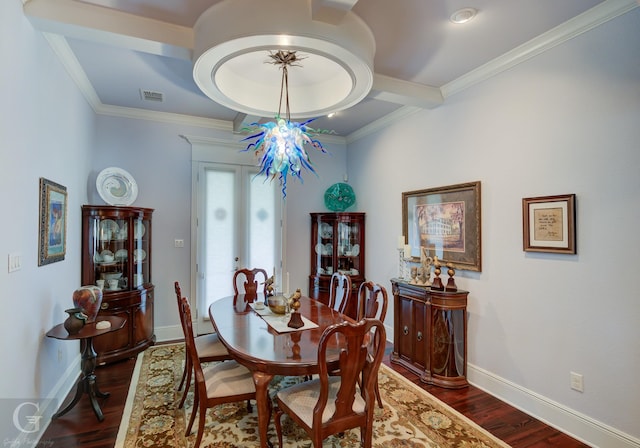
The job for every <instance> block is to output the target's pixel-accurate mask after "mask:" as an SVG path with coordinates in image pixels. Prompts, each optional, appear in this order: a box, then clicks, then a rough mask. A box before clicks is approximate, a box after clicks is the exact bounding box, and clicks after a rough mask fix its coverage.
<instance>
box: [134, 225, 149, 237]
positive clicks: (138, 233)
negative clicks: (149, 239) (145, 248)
mask: <svg viewBox="0 0 640 448" xmlns="http://www.w3.org/2000/svg"><path fill="white" fill-rule="evenodd" d="M134 228H135V230H134V233H135V237H136V238H142V237H143V236H144V234H145V232H146V231H147V228H146V227H145V226H144V224H142V221H136V222H135V224H134Z"/></svg>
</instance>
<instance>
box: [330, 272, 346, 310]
mask: <svg viewBox="0 0 640 448" xmlns="http://www.w3.org/2000/svg"><path fill="white" fill-rule="evenodd" d="M350 297H351V277H349V276H348V275H345V274H343V273H341V272H334V273H333V275H331V280H330V282H329V307H330V308H333V309H334V310H336V311H339V312H341V313H343V314H344V312H345V311H346V309H347V306H348V304H349V299H350Z"/></svg>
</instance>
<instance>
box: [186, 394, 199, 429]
mask: <svg viewBox="0 0 640 448" xmlns="http://www.w3.org/2000/svg"><path fill="white" fill-rule="evenodd" d="M199 404H200V396H199V395H198V385H197V384H196V390H195V391H194V394H193V410H192V411H191V418H189V425H188V426H187V430H186V432H185V433H184V435H185V437H186V436H188V435H189V434H191V428H192V427H193V422H194V421H195V419H196V413H197V412H198V407H199Z"/></svg>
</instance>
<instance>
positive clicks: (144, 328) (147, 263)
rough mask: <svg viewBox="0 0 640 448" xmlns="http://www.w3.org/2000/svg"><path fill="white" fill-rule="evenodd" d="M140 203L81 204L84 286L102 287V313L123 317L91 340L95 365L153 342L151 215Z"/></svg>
mask: <svg viewBox="0 0 640 448" xmlns="http://www.w3.org/2000/svg"><path fill="white" fill-rule="evenodd" d="M152 213H153V210H152V209H148V208H140V207H121V206H94V205H84V206H83V207H82V245H83V247H82V284H83V285H97V286H98V287H100V288H101V289H102V293H103V294H102V296H103V298H102V304H101V309H100V313H99V315H98V320H99V318H100V315H115V316H120V317H124V318H126V319H127V322H126V323H125V326H124V327H123V328H122V329H121V330H118V331H115V332H111V333H108V334H105V335H102V336H99V337H97V338H95V339H94V347H95V350H96V353H97V354H98V363H106V362H111V361H117V360H120V359H124V358H128V357H131V356H133V355H135V354H136V353H138V352H139V351H142V350H144V349H145V348H147V347H148V346H149V345H152V344H153V342H154V340H155V335H154V329H153V283H152V278H151V273H152V271H151V250H152V248H151V233H152V232H151V223H152V221H151V216H152Z"/></svg>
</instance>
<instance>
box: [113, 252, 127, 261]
mask: <svg viewBox="0 0 640 448" xmlns="http://www.w3.org/2000/svg"><path fill="white" fill-rule="evenodd" d="M127 257H128V254H127V249H120V250H118V251H116V255H115V258H116V260H118V261H124V260H126V259H127Z"/></svg>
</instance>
